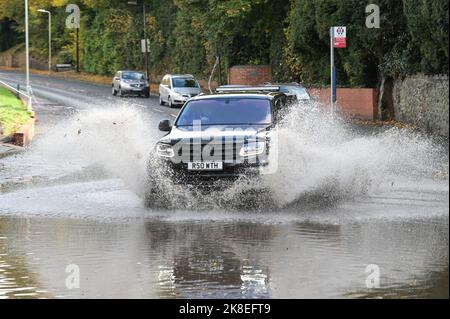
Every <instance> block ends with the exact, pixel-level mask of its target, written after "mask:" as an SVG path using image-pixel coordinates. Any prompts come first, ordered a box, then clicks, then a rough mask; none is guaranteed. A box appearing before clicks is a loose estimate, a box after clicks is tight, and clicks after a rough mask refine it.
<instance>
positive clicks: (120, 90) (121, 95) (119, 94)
mask: <svg viewBox="0 0 450 319" xmlns="http://www.w3.org/2000/svg"><path fill="white" fill-rule="evenodd" d="M117 95H118V96H119V97H123V92H122V88H121V87H120V86H119V92H118V93H117Z"/></svg>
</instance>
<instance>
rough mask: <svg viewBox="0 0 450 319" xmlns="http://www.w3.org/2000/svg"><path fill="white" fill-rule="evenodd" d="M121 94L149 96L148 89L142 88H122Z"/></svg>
mask: <svg viewBox="0 0 450 319" xmlns="http://www.w3.org/2000/svg"><path fill="white" fill-rule="evenodd" d="M122 93H124V94H136V95H139V94H150V91H149V87H148V86H146V87H143V88H122Z"/></svg>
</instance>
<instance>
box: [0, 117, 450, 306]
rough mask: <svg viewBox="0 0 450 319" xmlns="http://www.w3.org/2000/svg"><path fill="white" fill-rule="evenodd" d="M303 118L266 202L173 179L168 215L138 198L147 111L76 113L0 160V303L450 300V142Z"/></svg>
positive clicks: (288, 137)
mask: <svg viewBox="0 0 450 319" xmlns="http://www.w3.org/2000/svg"><path fill="white" fill-rule="evenodd" d="M293 117H294V115H293ZM296 123H297V125H296V126H295V127H296V129H293V128H292V126H289V124H288V125H287V126H286V127H287V128H288V129H286V127H285V129H284V130H283V129H281V130H280V133H279V140H281V141H282V142H284V145H281V146H280V154H279V156H280V159H279V167H278V173H277V174H274V175H271V176H267V177H265V178H263V180H262V181H261V183H263V185H264V186H265V188H267V189H268V190H269V191H270V193H271V194H272V196H273V198H272V199H271V205H267V207H266V208H264V204H265V203H264V200H265V199H264V198H256V199H254V200H261V201H263V202H262V204H263V205H259V208H258V209H257V210H254V209H250V208H249V209H246V208H245V207H241V206H239V208H236V206H233V205H232V206H227V205H226V204H225V205H224V204H223V202H224V201H223V199H224V197H223V198H222V197H221V196H225V195H223V194H222V195H221V194H205V195H204V197H208V196H213V197H217V198H215V199H217V200H215V201H209V200H206V204H205V198H200V199H199V198H188V199H189V200H187V201H183V204H179V205H177V200H175V199H176V198H178V197H179V194H180V193H182V192H181V191H179V189H178V188H173V189H172V190H171V192H170V193H169V194H168V195H169V196H168V198H169V201H170V199H171V198H173V201H171V202H170V203H169V202H168V209H166V210H159V209H155V208H152V207H145V206H144V205H143V203H142V202H143V201H142V198H141V195H142V190H143V189H145V187H146V184H145V183H146V179H145V178H144V177H145V176H144V175H145V170H144V169H145V162H146V161H145V159H146V158H147V156H146V154H147V152H148V150H150V149H151V145H153V143H154V140H155V137H152V138H150V137H149V136H156V135H154V134H156V133H154V134H153V133H151V134H150V133H149V129H148V127H150V125H148V123H146V122H145V119H143V117H142V116H140V115H139V116H138V115H136V112H135V111H133V110H130V109H119V110H114V109H112V110H107V111H106V110H92V111H90V112H89V114H88V115H83V114H76V116H75V117H74V118H71V119H70V120H67V121H65V122H64V123H62V125H60V126H58V127H57V128H56V129H53V130H54V132H56V134H52V135H51V136H47V135H44V136H41V137H40V138H39V139H38V141H37V142H36V143H35V144H34V145H33V147H31V148H30V149H29V150H28V151H27V152H25V153H23V154H20V155H17V156H15V157H9V158H5V159H2V160H0V298H432V297H433V298H448V297H449V296H448V272H449V270H448V260H449V256H448V252H449V244H448V243H449V203H448V201H449V185H448V151H444V155H442V154H441V153H439V152H438V154H434V150H435V149H436V148H437V146H436V145H434V144H433V143H432V142H430V141H429V140H428V139H427V138H426V137H423V136H417V135H414V134H413V133H411V132H402V131H399V130H390V131H388V132H382V133H370V132H369V133H368V134H367V133H364V134H361V133H359V132H354V131H352V132H349V131H348V129H347V128H345V127H343V126H342V125H343V124H342V123H340V122H338V121H336V120H334V119H330V118H325V117H323V116H322V115H317V114H316V115H314V116H311V117H307V118H297V122H296ZM298 123H300V125H298ZM318 123H320V124H321V126H318V125H317V124H318ZM152 126H155V125H154V123H152ZM131 128H132V129H131ZM289 143H290V145H293V146H295V147H289V148H288V149H285V148H286V147H285V146H286V144H289ZM445 153H447V154H445ZM239 187H240V185H236V187H235V189H234V190H232V191H236V190H238V189H239ZM183 194H184V193H183ZM176 195H177V196H176ZM197 196H198V194H197ZM230 196H231V197H233V200H234V201H233V202H236V201H238V202H239V201H240V198H239V196H241V195H239V194H237V193H231V194H230V192H228V193H227V194H226V199H229V198H230ZM186 203H188V204H186ZM218 203H222V204H220V205H219V204H218ZM225 203H226V201H225ZM169 204H170V205H169ZM261 207H262V208H261ZM76 275H79V276H78V278H79V281H78V280H73V278H76V277H77V276H76ZM374 275H376V276H375V277H376V279H375V280H373V278H374ZM378 275H379V276H378ZM74 276H75V277H74ZM378 279H379V280H378ZM376 283H378V285H377V284H376Z"/></svg>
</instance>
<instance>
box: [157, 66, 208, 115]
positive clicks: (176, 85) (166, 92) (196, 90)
mask: <svg viewBox="0 0 450 319" xmlns="http://www.w3.org/2000/svg"><path fill="white" fill-rule="evenodd" d="M201 92H202V89H201V88H200V85H199V84H198V81H197V80H196V79H195V77H194V76H192V75H190V74H184V75H174V74H167V75H165V76H164V77H163V79H162V81H161V84H160V85H159V103H160V104H161V105H165V104H166V103H167V105H168V106H169V107H174V106H176V105H183V104H184V103H186V101H188V100H189V99H190V98H192V97H194V96H197V95H199V94H200V93H201Z"/></svg>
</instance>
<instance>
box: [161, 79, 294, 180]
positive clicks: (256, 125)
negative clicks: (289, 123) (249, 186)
mask: <svg viewBox="0 0 450 319" xmlns="http://www.w3.org/2000/svg"><path fill="white" fill-rule="evenodd" d="M278 90H279V88H278V87H267V86H264V87H253V88H252V87H245V88H243V87H220V88H218V89H217V92H216V94H211V95H200V96H197V97H194V98H192V99H190V100H189V101H188V102H187V103H186V104H185V105H184V106H183V108H182V109H181V111H180V113H179V114H178V117H177V118H176V120H175V122H174V124H173V125H172V124H171V123H170V122H169V121H168V120H165V121H162V122H160V124H159V129H160V130H161V131H165V132H168V133H167V135H165V136H164V137H163V138H161V139H160V140H159V141H158V143H157V145H156V154H157V157H158V159H156V160H159V161H162V166H163V170H164V172H165V174H166V177H168V178H170V179H171V180H172V181H173V182H174V183H178V184H189V185H196V186H202V185H207V186H208V185H211V183H214V182H215V181H235V180H236V179H237V178H239V177H241V176H254V175H259V174H260V173H261V168H264V167H267V166H268V165H269V160H270V156H269V155H270V152H271V148H272V146H273V145H272V143H271V141H272V139H273V131H274V130H275V128H276V123H277V122H278V121H279V119H280V117H281V116H282V114H283V112H282V110H283V109H284V107H285V106H286V105H287V104H288V99H287V97H286V95H285V94H283V93H280V92H278Z"/></svg>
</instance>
